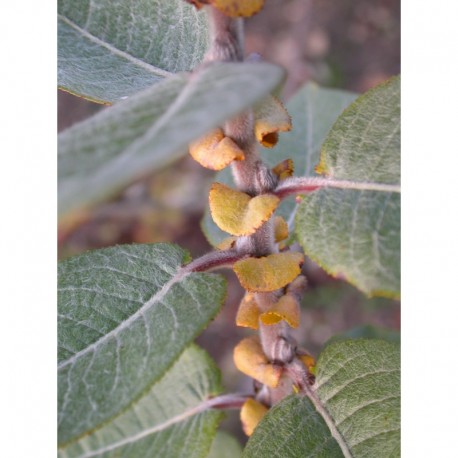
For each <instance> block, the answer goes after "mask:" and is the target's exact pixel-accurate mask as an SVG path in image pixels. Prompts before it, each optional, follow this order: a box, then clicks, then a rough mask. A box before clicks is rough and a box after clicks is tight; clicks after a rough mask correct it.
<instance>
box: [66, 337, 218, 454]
mask: <svg viewBox="0 0 458 458" xmlns="http://www.w3.org/2000/svg"><path fill="white" fill-rule="evenodd" d="M219 392H221V385H220V376H219V371H218V369H217V368H216V366H215V364H214V363H213V361H211V359H210V358H209V357H208V355H207V354H206V353H205V352H204V351H203V350H201V349H199V348H198V347H196V346H194V345H192V346H191V347H189V348H188V349H187V350H185V351H184V353H182V354H181V356H180V357H179V358H178V360H177V361H176V362H175V363H174V364H173V366H172V367H170V369H169V370H168V371H167V372H166V373H165V374H164V376H163V377H162V378H161V379H160V380H159V381H158V382H157V383H154V384H153V385H151V386H149V387H148V388H147V390H146V391H145V392H144V393H142V394H141V396H140V397H139V398H138V399H136V400H135V401H132V402H131V403H130V405H129V406H128V407H127V408H126V409H125V410H124V411H123V412H121V413H120V414H119V415H117V416H116V417H113V418H112V419H110V420H109V421H108V422H107V423H104V424H103V425H102V426H101V427H100V428H99V429H96V430H95V431H91V432H88V434H86V435H84V436H83V437H81V438H80V439H79V440H77V441H76V442H72V443H70V444H68V445H67V446H64V447H62V448H61V449H60V450H59V457H60V458H73V457H75V458H76V457H78V458H89V457H101V456H103V457H105V458H108V457H119V458H122V457H125V458H130V457H148V456H158V457H159V456H164V457H168V458H181V457H183V456H186V457H194V458H198V457H204V456H206V453H207V452H208V450H209V448H210V446H211V444H212V439H213V437H214V434H215V430H216V427H217V424H218V422H219V420H220V419H221V417H222V414H221V412H217V411H215V410H213V411H212V410H210V409H209V408H208V407H207V404H208V398H209V397H210V396H214V395H215V394H218V393H219Z"/></svg>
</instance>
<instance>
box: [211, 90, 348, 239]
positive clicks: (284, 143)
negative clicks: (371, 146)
mask: <svg viewBox="0 0 458 458" xmlns="http://www.w3.org/2000/svg"><path fill="white" fill-rule="evenodd" d="M356 97H357V95H356V94H353V93H351V92H346V91H340V90H336V89H324V88H320V87H319V86H317V85H316V84H314V83H308V84H306V85H304V86H303V87H302V88H301V89H300V90H299V91H298V92H297V93H296V94H295V95H294V96H293V97H292V98H291V99H290V100H289V101H288V103H287V104H286V109H287V110H288V113H289V114H290V115H291V118H292V123H293V128H292V130H291V132H285V133H280V135H279V142H278V143H277V145H276V146H275V147H274V148H271V149H270V148H260V150H261V157H262V159H263V160H264V161H265V162H266V163H267V164H268V165H269V166H270V167H274V166H275V165H276V164H278V163H279V162H281V161H282V160H283V159H286V158H289V159H292V160H293V161H294V169H295V172H294V176H313V175H315V172H314V166H315V165H316V164H317V163H318V160H319V153H320V149H321V146H322V143H323V141H324V139H325V138H326V135H327V134H328V132H329V129H330V128H331V127H332V125H333V124H334V122H335V121H336V119H337V117H338V116H339V115H340V114H341V113H342V111H343V110H344V109H345V108H346V107H347V106H348V105H349V104H350V103H351V102H353V100H355V98H356ZM215 181H217V182H219V183H224V184H227V185H228V186H231V187H234V184H233V180H232V176H231V173H230V170H229V169H224V170H222V171H221V172H219V173H218V174H217V175H216V178H215ZM295 209H296V204H295V202H294V199H292V198H288V199H286V200H285V201H283V202H282V204H281V205H280V207H279V209H278V211H277V214H278V215H281V216H283V217H284V218H285V220H286V221H288V225H289V229H290V234H291V233H292V229H293V225H294V214H295V211H296V210H295ZM202 229H203V230H204V232H205V235H206V237H207V239H208V241H209V242H210V243H211V244H212V245H213V246H217V245H218V244H219V243H221V242H222V240H224V239H225V238H226V237H228V234H227V233H225V232H223V231H222V230H221V229H219V228H218V227H217V226H216V224H215V223H213V221H212V219H211V216H210V214H209V212H208V211H207V213H206V214H205V217H204V219H203V220H202Z"/></svg>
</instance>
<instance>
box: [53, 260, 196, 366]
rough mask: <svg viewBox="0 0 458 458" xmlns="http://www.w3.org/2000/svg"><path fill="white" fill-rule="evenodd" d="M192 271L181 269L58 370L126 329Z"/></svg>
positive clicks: (62, 363)
mask: <svg viewBox="0 0 458 458" xmlns="http://www.w3.org/2000/svg"><path fill="white" fill-rule="evenodd" d="M190 273H191V272H190V271H189V270H186V269H183V268H182V269H179V270H178V271H177V272H176V273H175V275H174V276H172V277H171V278H170V279H169V280H168V281H167V282H166V283H164V285H163V286H162V288H161V289H160V290H159V291H157V292H156V293H155V294H154V295H153V296H151V298H150V299H149V300H148V301H146V302H145V303H144V304H143V305H142V306H141V307H140V308H139V309H138V310H137V311H136V312H135V313H133V314H132V315H131V316H130V317H129V318H127V319H126V320H124V321H122V322H121V323H120V324H119V326H117V327H115V328H114V329H112V330H111V331H110V332H108V333H107V334H105V335H103V336H102V337H101V338H100V339H98V340H96V341H95V342H93V343H92V344H90V345H89V346H87V347H86V348H84V349H83V350H80V351H79V352H78V353H75V354H74V355H72V356H71V357H70V358H68V359H66V360H65V361H63V362H61V363H60V364H59V365H58V370H61V369H64V368H65V367H67V366H69V365H72V364H73V363H74V362H75V361H77V360H78V359H79V358H80V357H81V356H83V355H85V354H88V353H90V352H91V351H92V350H96V349H97V347H99V346H100V345H101V344H103V342H105V341H107V340H109V339H110V338H111V337H113V336H116V335H117V334H118V333H119V332H120V331H122V330H123V329H126V328H128V327H129V326H130V324H131V323H132V322H134V321H135V320H136V319H137V318H138V317H140V316H142V315H143V314H144V312H145V311H146V310H148V309H149V308H150V307H151V306H152V305H153V304H155V303H156V302H159V301H160V300H161V299H162V298H163V297H164V296H165V295H166V294H167V293H168V292H169V290H170V288H171V287H172V286H173V285H175V284H176V283H178V282H179V281H181V280H183V279H184V278H185V277H187V276H188V275H189V274H190Z"/></svg>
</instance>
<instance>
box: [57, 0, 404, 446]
mask: <svg viewBox="0 0 458 458" xmlns="http://www.w3.org/2000/svg"><path fill="white" fill-rule="evenodd" d="M245 47H246V51H247V54H249V53H251V52H257V53H259V54H261V55H262V56H263V58H264V59H265V60H267V61H270V62H273V63H277V64H279V65H281V66H283V67H284V68H285V69H286V70H287V73H288V78H287V81H286V84H285V87H284V92H283V98H284V99H285V100H286V101H287V100H288V98H289V97H291V95H293V94H294V92H295V91H297V89H298V88H300V87H301V86H302V85H303V84H304V83H306V82H308V81H315V82H317V83H318V84H320V85H322V86H325V87H337V88H342V89H347V90H351V91H354V92H358V93H361V92H365V91H366V90H368V89H369V88H371V87H373V86H375V85H377V84H379V83H380V82H382V81H384V80H385V79H387V78H388V77H390V76H392V75H395V74H398V73H400V1H399V0H370V1H368V0H340V1H339V2H336V1H331V0H319V1H318V0H315V1H311V0H266V5H265V7H264V9H263V10H262V11H261V12H260V13H259V14H257V15H256V16H254V17H252V18H250V19H249V20H247V21H246V42H245ZM100 109H103V107H102V106H101V105H97V104H94V103H91V102H88V101H86V100H84V99H81V98H78V97H75V96H72V95H70V94H67V93H65V92H62V91H59V94H58V129H59V131H61V130H63V129H65V128H67V127H69V126H71V125H72V124H74V123H76V122H78V121H81V120H83V119H85V118H87V117H89V116H91V115H93V114H94V113H96V112H97V111H98V110H100ZM213 175H214V174H213V172H211V171H208V170H206V169H204V168H202V167H201V166H199V165H198V164H197V163H195V162H194V161H193V160H191V159H189V158H184V159H183V160H181V161H179V162H177V163H175V164H173V165H172V166H170V167H168V168H165V169H163V170H161V171H160V172H158V173H155V174H154V175H151V176H147V177H144V178H142V179H141V180H139V181H137V182H135V183H133V184H131V185H130V186H129V187H128V188H127V189H125V190H124V191H123V192H122V193H121V194H120V195H118V196H115V197H114V198H113V199H112V200H111V201H108V202H105V203H102V204H100V205H98V206H97V207H94V208H91V209H86V210H81V211H77V212H74V213H73V214H71V215H69V216H68V217H66V219H65V220H64V221H61V222H60V224H59V232H58V233H59V240H58V250H59V258H60V259H63V258H65V257H68V256H72V255H76V254H78V253H82V252H84V251H87V250H90V249H96V248H102V247H107V246H111V245H116V244H124V243H154V242H174V243H177V244H179V245H181V246H182V247H184V248H187V249H188V250H189V251H190V252H191V254H192V256H193V257H197V256H199V255H202V254H204V253H205V252H207V251H209V250H210V249H211V247H210V245H209V244H208V242H207V241H206V239H205V236H204V235H203V233H202V231H201V230H200V220H201V218H202V215H203V212H204V210H205V206H206V205H207V193H208V189H209V186H210V183H211V182H212V177H213ZM305 270H306V273H307V276H308V279H309V289H308V292H307V293H306V296H305V298H304V301H303V313H302V319H301V327H300V329H299V330H298V331H297V333H296V337H297V339H298V341H299V343H300V344H301V345H302V346H305V347H306V348H307V349H309V351H310V352H311V353H312V354H314V355H317V354H318V353H319V351H320V349H321V348H322V347H323V345H324V344H325V342H326V341H328V339H329V338H331V337H332V336H334V335H336V334H346V335H351V336H354V337H357V336H362V335H364V336H371V335H372V336H380V337H383V338H386V339H392V340H398V339H399V328H400V311H399V302H398V301H393V300H388V299H384V298H373V299H368V298H366V297H365V296H364V295H363V294H361V293H359V292H358V290H356V289H355V288H354V287H352V286H351V285H348V284H346V283H345V282H343V281H340V280H336V279H333V278H331V277H330V276H328V275H327V274H326V273H325V272H324V271H322V270H321V269H320V268H319V267H318V266H316V265H314V264H313V263H312V262H310V261H307V262H306V265H305ZM224 274H225V275H226V277H227V279H228V282H229V283H228V296H227V300H226V304H225V306H224V307H223V310H222V311H221V313H220V314H219V316H218V317H217V318H216V320H215V321H214V322H213V323H211V325H210V326H209V327H208V329H207V330H206V331H205V332H204V334H203V335H202V336H200V337H199V338H198V343H199V344H200V345H201V346H203V347H204V348H206V349H207V351H209V353H210V354H211V355H212V356H213V358H215V360H216V361H217V363H218V365H219V367H220V368H221V370H222V373H223V383H224V385H225V387H226V389H227V391H234V390H243V391H247V390H248V391H249V390H251V382H250V381H249V379H248V378H247V377H244V376H243V375H242V374H240V373H239V372H238V371H237V370H236V369H235V367H234V364H233V362H232V350H233V348H234V346H235V345H236V344H237V343H238V341H239V340H241V338H242V337H244V336H246V335H249V334H250V333H251V332H250V331H247V330H244V329H241V328H236V327H235V324H234V322H235V314H236V311H237V306H238V303H239V301H240V299H241V297H242V294H243V291H242V290H241V288H240V286H239V284H238V281H237V280H236V278H235V276H234V275H233V274H232V273H230V272H224ZM224 427H225V428H226V429H229V430H231V431H232V432H234V433H235V434H236V435H237V436H238V437H240V438H241V440H243V437H244V436H243V433H241V429H240V425H239V421H238V414H237V413H234V414H232V413H231V414H229V415H228V418H227V420H226V422H225V424H224Z"/></svg>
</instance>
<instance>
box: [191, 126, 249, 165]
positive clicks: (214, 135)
mask: <svg viewBox="0 0 458 458" xmlns="http://www.w3.org/2000/svg"><path fill="white" fill-rule="evenodd" d="M189 153H190V154H191V156H192V157H193V159H194V160H195V161H197V162H198V163H199V164H200V165H202V166H203V167H206V168H207V169H211V170H221V169H224V167H226V166H228V165H229V164H230V163H231V162H232V161H243V160H244V159H245V155H244V154H243V151H242V150H241V149H240V148H239V147H238V145H237V144H236V143H235V142H234V141H233V140H232V139H230V138H229V137H226V136H225V135H224V132H223V130H222V129H220V128H217V129H213V130H212V131H210V132H209V133H208V134H207V135H204V136H203V137H201V138H199V139H198V140H196V141H195V142H192V143H191V144H190V145H189Z"/></svg>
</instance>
